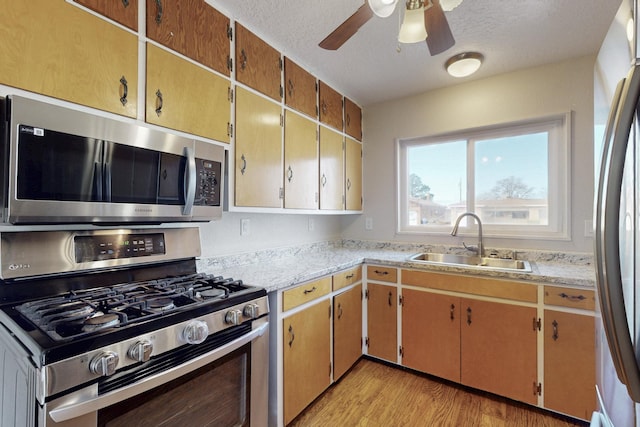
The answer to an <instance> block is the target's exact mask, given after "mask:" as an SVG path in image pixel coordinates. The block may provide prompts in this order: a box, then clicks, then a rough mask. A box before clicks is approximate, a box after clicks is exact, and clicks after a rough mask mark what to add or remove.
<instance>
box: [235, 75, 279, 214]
mask: <svg viewBox="0 0 640 427" xmlns="http://www.w3.org/2000/svg"><path fill="white" fill-rule="evenodd" d="M235 104H236V105H235V106H236V126H235V205H236V206H253V207H273V208H279V207H282V202H281V197H280V194H281V191H282V175H283V167H282V126H281V117H282V107H281V106H280V104H276V103H274V102H272V101H270V100H269V99H266V98H264V97H262V96H260V95H257V94H254V93H252V92H250V91H249V90H247V89H244V88H242V87H236V102H235Z"/></svg>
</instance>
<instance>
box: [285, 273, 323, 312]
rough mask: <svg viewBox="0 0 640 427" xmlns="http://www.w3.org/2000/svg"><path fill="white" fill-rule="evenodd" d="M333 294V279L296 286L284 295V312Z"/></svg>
mask: <svg viewBox="0 0 640 427" xmlns="http://www.w3.org/2000/svg"><path fill="white" fill-rule="evenodd" d="M329 292H331V277H323V278H322V279H319V280H315V281H313V282H309V283H305V284H304V285H300V286H296V287H295V288H293V289H289V290H287V291H284V292H283V293H282V311H287V310H290V309H292V308H294V307H297V306H299V305H302V304H304V303H306V302H309V301H312V300H314V299H316V298H318V297H321V296H323V295H327V294H328V293H329Z"/></svg>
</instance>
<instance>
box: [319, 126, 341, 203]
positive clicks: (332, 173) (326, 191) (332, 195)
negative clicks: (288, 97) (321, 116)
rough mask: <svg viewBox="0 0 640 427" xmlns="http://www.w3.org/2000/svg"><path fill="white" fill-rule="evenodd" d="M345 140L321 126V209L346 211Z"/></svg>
mask: <svg viewBox="0 0 640 427" xmlns="http://www.w3.org/2000/svg"><path fill="white" fill-rule="evenodd" d="M343 141H344V138H343V136H342V135H341V134H339V133H338V132H335V131H333V130H331V129H329V128H326V127H324V126H320V209H331V210H341V209H344V150H343Z"/></svg>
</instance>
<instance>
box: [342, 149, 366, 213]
mask: <svg viewBox="0 0 640 427" xmlns="http://www.w3.org/2000/svg"><path fill="white" fill-rule="evenodd" d="M345 172H346V176H345V178H346V179H345V199H346V200H345V209H347V210H354V211H359V210H362V144H360V143H359V142H358V141H355V140H353V139H351V138H345Z"/></svg>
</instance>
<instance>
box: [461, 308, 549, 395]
mask: <svg viewBox="0 0 640 427" xmlns="http://www.w3.org/2000/svg"><path fill="white" fill-rule="evenodd" d="M461 303H462V305H461V308H462V325H461V326H460V328H461V330H462V333H461V355H462V359H461V364H460V366H461V373H460V378H461V381H462V384H465V385H468V386H471V387H475V388H479V389H481V390H486V391H489V392H491V393H495V394H499V395H501V396H505V397H509V398H511V399H515V400H519V401H522V402H526V403H529V404H532V405H535V404H536V403H537V401H538V397H537V394H535V393H534V384H537V352H536V349H537V346H536V342H537V330H534V328H533V323H534V319H535V318H536V309H535V308H532V307H522V306H516V305H511V304H502V303H496V302H489V301H478V300H474V299H467V298H462V299H461Z"/></svg>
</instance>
